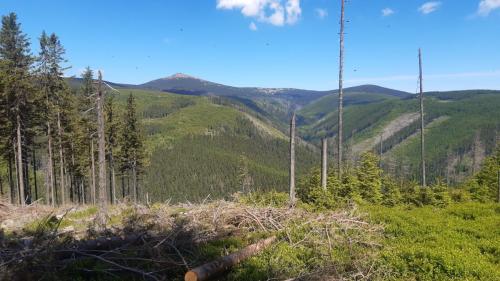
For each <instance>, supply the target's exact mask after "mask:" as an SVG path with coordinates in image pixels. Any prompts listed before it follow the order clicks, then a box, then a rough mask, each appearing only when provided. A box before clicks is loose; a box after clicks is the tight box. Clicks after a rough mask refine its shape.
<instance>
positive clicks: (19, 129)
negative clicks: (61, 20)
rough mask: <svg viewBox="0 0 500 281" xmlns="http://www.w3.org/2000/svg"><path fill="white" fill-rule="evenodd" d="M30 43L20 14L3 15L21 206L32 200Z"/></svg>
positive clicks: (0, 47) (2, 55)
mask: <svg viewBox="0 0 500 281" xmlns="http://www.w3.org/2000/svg"><path fill="white" fill-rule="evenodd" d="M29 47H30V44H29V41H28V38H27V36H26V34H24V33H23V32H22V31H21V25H20V24H19V23H18V22H17V15H16V14H15V13H10V14H9V15H7V16H3V17H2V28H1V30H0V59H1V60H2V70H1V72H3V75H2V76H4V79H3V84H4V85H3V87H4V91H3V92H4V95H5V97H4V100H5V104H6V106H7V109H6V110H7V112H6V117H7V118H6V120H7V122H8V124H7V125H6V126H7V131H6V134H7V135H8V136H7V137H8V139H9V141H8V143H9V142H10V144H9V147H12V148H13V153H12V155H14V157H15V159H16V161H15V162H16V163H17V164H16V171H17V182H18V195H19V198H18V200H19V202H20V204H21V205H25V204H26V202H27V201H29V196H28V195H29V192H30V189H29V186H28V185H27V182H26V175H27V173H25V170H26V167H27V161H28V160H27V155H26V150H25V146H26V143H27V142H28V139H27V137H28V136H27V131H28V129H29V125H30V124H31V122H30V117H31V116H30V115H31V114H32V113H33V89H32V84H31V83H32V81H31V78H32V77H31V72H30V70H31V65H32V63H33V57H32V56H31V54H30V49H29Z"/></svg>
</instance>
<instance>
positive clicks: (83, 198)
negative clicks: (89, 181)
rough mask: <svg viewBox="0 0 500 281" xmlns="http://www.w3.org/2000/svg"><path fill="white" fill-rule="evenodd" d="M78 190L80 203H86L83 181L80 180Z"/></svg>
mask: <svg viewBox="0 0 500 281" xmlns="http://www.w3.org/2000/svg"><path fill="white" fill-rule="evenodd" d="M80 190H81V194H82V204H83V205H85V203H86V198H85V187H84V186H83V181H82V180H80Z"/></svg>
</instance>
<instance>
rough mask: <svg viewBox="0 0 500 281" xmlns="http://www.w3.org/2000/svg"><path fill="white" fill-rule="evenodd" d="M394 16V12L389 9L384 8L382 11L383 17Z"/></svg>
mask: <svg viewBox="0 0 500 281" xmlns="http://www.w3.org/2000/svg"><path fill="white" fill-rule="evenodd" d="M392 14H394V10H393V9H391V8H385V9H382V16H383V17H388V16H390V15H392Z"/></svg>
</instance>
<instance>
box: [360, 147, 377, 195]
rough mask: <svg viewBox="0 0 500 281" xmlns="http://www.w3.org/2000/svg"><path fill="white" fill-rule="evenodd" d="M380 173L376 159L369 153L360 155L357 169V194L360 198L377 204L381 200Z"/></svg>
mask: <svg viewBox="0 0 500 281" xmlns="http://www.w3.org/2000/svg"><path fill="white" fill-rule="evenodd" d="M381 173H382V171H381V170H380V168H379V166H378V159H377V156H375V155H374V154H373V153H371V152H365V153H363V154H362V155H361V163H360V166H359V167H358V169H357V175H358V180H359V192H360V195H361V197H362V198H363V199H364V200H366V201H368V202H372V203H379V202H380V200H381V199H382V195H381V193H380V191H381V188H382V178H381Z"/></svg>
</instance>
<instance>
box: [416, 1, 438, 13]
mask: <svg viewBox="0 0 500 281" xmlns="http://www.w3.org/2000/svg"><path fill="white" fill-rule="evenodd" d="M439 6H441V2H436V1H433V2H427V3H424V4H423V5H422V6H420V8H418V11H419V12H421V13H422V14H424V15H427V14H430V13H432V12H435V11H436V10H437V9H438V8H439Z"/></svg>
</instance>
